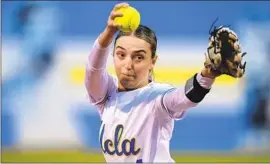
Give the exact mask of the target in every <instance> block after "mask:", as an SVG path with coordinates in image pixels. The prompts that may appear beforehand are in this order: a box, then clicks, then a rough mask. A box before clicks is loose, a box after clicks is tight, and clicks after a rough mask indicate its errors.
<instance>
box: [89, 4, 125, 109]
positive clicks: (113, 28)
mask: <svg viewBox="0 0 270 164" xmlns="http://www.w3.org/2000/svg"><path fill="white" fill-rule="evenodd" d="M124 6H127V4H126V3H120V4H118V5H116V6H115V7H114V9H113V11H112V12H111V14H110V16H109V18H108V21H107V26H106V28H105V30H104V31H103V32H102V33H101V34H100V36H99V37H98V39H97V40H96V41H95V43H94V46H93V49H92V51H91V53H90V55H89V56H88V63H87V67H86V74H85V86H86V89H87V92H88V95H89V98H90V101H91V103H93V104H94V105H99V104H101V103H102V102H103V100H104V99H105V98H106V95H107V93H108V90H109V86H111V85H110V83H113V81H112V80H113V79H112V77H111V76H109V74H108V72H107V71H106V62H107V58H108V55H109V46H110V44H111V43H112V40H113V37H114V34H115V33H116V32H117V30H118V28H119V25H117V24H115V23H114V21H113V20H114V18H116V17H119V16H122V14H121V13H118V12H115V11H116V9H118V8H119V7H124Z"/></svg>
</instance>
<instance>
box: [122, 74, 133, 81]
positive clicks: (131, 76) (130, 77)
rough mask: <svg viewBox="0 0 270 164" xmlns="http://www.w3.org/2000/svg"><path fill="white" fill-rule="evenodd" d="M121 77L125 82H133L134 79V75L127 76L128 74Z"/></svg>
mask: <svg viewBox="0 0 270 164" xmlns="http://www.w3.org/2000/svg"><path fill="white" fill-rule="evenodd" d="M122 75H123V77H124V78H125V79H126V80H134V79H135V75H129V74H124V73H123V74H122Z"/></svg>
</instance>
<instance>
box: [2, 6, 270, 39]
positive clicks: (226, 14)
mask: <svg viewBox="0 0 270 164" xmlns="http://www.w3.org/2000/svg"><path fill="white" fill-rule="evenodd" d="M49 3H50V4H53V5H55V6H57V7H58V8H59V10H60V11H61V13H62V19H61V22H62V23H63V24H62V25H63V26H62V34H63V35H64V36H91V35H95V36H96V35H98V34H99V33H100V32H101V31H102V30H103V28H104V26H105V23H106V20H107V17H108V14H109V13H110V11H111V9H112V7H113V6H114V5H115V4H116V2H109V1H102V2H95V1H92V2H91V1H88V2H87V1H85V2H83V1H81V2H75V1H73V2H71V1H66V2H44V4H49ZM129 3H130V4H131V5H132V6H134V7H135V8H137V9H138V10H139V11H140V13H141V16H142V21H141V23H142V24H145V25H148V26H150V27H152V28H153V29H154V30H155V31H156V32H157V34H158V35H159V36H160V35H163V36H165V35H166V36H171V37H172V36H180V37H183V36H187V37H207V36H208V30H209V28H210V26H211V23H212V22H213V21H214V20H215V19H216V18H217V17H219V18H220V19H219V22H218V24H230V25H232V26H233V27H234V26H236V23H237V21H239V20H242V19H249V20H253V21H263V20H270V2H241V1H239V2H232V1H230V2H210V1H208V2H207V1H205V2H195V1H191V2H187V1H185V2H184V1H183V2H181V1H179V2H177V1H171V2H165V1H164V2H158V1H151V2H135V1H131V2H129ZM19 4H22V2H14V1H13V2H8V1H4V2H3V4H2V5H3V6H2V14H3V15H2V17H3V19H2V24H3V27H2V31H3V34H4V35H9V34H12V31H11V29H10V27H11V26H12V20H13V18H12V14H14V13H15V12H14V11H15V10H14V9H15V8H16V7H17V6H18V5H19Z"/></svg>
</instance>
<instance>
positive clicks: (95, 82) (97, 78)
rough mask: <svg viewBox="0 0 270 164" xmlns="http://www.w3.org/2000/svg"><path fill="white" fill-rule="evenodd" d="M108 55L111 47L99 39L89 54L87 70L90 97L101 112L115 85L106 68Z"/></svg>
mask: <svg viewBox="0 0 270 164" xmlns="http://www.w3.org/2000/svg"><path fill="white" fill-rule="evenodd" d="M108 55H109V47H106V48H103V47H101V46H100V45H99V42H98V39H97V40H96V41H95V42H94V45H93V48H92V50H91V52H90V54H89V56H88V62H87V65H86V71H85V87H86V90H87V93H88V98H89V100H90V103H91V104H92V105H95V106H97V107H98V109H99V112H100V114H102V112H103V107H104V103H105V101H106V98H107V94H108V92H109V90H110V88H111V87H113V85H114V82H113V77H112V76H111V75H109V74H108V72H107V70H106V63H107V58H108Z"/></svg>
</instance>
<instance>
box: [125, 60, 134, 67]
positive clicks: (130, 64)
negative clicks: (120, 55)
mask: <svg viewBox="0 0 270 164" xmlns="http://www.w3.org/2000/svg"><path fill="white" fill-rule="evenodd" d="M132 64H133V63H132V59H131V58H126V62H125V67H126V69H127V70H131V69H132Z"/></svg>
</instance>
